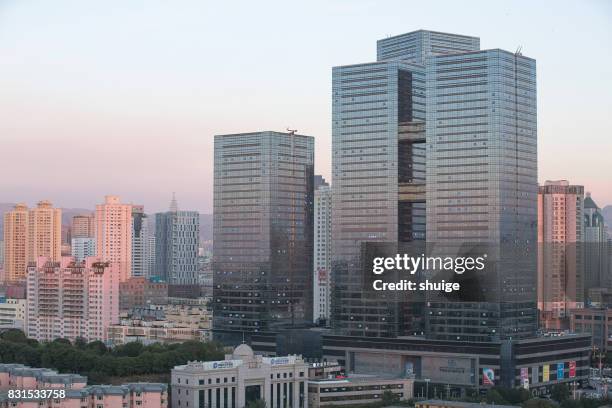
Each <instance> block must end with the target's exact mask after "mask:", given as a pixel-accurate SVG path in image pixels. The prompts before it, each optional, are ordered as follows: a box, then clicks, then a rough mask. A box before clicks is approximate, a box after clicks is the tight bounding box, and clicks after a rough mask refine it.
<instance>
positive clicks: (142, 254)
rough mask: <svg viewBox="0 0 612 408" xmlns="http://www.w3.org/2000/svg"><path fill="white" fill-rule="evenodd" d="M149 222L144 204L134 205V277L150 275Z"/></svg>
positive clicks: (132, 274)
mask: <svg viewBox="0 0 612 408" xmlns="http://www.w3.org/2000/svg"><path fill="white" fill-rule="evenodd" d="M148 249H149V223H148V216H147V214H145V212H144V207H143V206H142V205H134V206H132V273H131V275H130V276H132V277H139V276H142V277H148V276H149V262H150V261H149V254H148V253H147V251H148Z"/></svg>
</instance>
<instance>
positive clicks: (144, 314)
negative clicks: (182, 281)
mask: <svg viewBox="0 0 612 408" xmlns="http://www.w3.org/2000/svg"><path fill="white" fill-rule="evenodd" d="M211 326H212V313H211V312H210V311H209V309H208V308H207V306H206V304H203V303H189V302H188V303H168V304H164V305H149V306H148V307H144V308H134V309H132V310H131V311H130V312H124V313H123V314H122V316H121V320H120V322H119V324H115V325H112V326H109V328H108V340H109V342H110V343H111V344H114V345H117V344H125V343H129V342H132V341H138V342H141V343H143V344H151V343H158V342H159V343H179V342H184V341H189V340H198V341H210V340H212V327H211Z"/></svg>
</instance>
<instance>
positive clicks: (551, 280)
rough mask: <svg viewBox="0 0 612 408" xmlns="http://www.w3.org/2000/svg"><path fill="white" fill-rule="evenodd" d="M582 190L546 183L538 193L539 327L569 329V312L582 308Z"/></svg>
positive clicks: (565, 184)
mask: <svg viewBox="0 0 612 408" xmlns="http://www.w3.org/2000/svg"><path fill="white" fill-rule="evenodd" d="M583 201H584V187H583V186H574V185H570V184H569V182H567V181H566V180H560V181H546V183H545V184H544V185H543V186H540V188H539V191H538V310H539V312H540V327H541V328H544V329H547V330H566V329H568V328H569V310H571V309H575V308H578V307H582V306H583V305H584V296H583V295H584V289H583V285H582V280H583V278H584V277H583V259H582V241H583V239H584V227H583Z"/></svg>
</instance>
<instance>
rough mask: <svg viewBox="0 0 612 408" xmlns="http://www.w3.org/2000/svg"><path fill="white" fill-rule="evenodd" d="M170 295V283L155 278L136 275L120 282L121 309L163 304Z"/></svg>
mask: <svg viewBox="0 0 612 408" xmlns="http://www.w3.org/2000/svg"><path fill="white" fill-rule="evenodd" d="M167 297H168V284H167V283H166V282H164V281H161V280H159V279H155V278H151V279H149V278H145V277H135V278H130V279H128V280H126V281H125V282H121V283H119V310H121V311H127V310H131V309H133V308H135V307H143V306H146V305H150V304H161V303H165V302H166V298H167Z"/></svg>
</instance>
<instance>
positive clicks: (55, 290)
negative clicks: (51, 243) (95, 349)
mask: <svg viewBox="0 0 612 408" xmlns="http://www.w3.org/2000/svg"><path fill="white" fill-rule="evenodd" d="M27 299H28V304H27V306H28V307H27V309H28V311H27V315H28V324H27V328H26V333H27V335H28V337H30V338H34V339H37V340H39V341H52V340H54V339H57V338H66V339H69V340H71V341H74V340H75V339H77V338H83V339H85V340H87V341H93V340H105V339H106V332H107V328H108V327H109V326H110V325H112V324H116V323H118V321H119V273H118V271H117V267H116V266H115V265H114V264H112V263H109V262H106V261H102V260H101V259H100V258H97V257H90V258H86V259H85V261H83V262H77V261H76V260H75V259H74V258H72V257H62V258H61V261H60V262H53V261H50V260H49V259H48V258H44V257H41V258H38V260H37V261H36V263H30V264H29V266H28V274H27Z"/></svg>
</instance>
